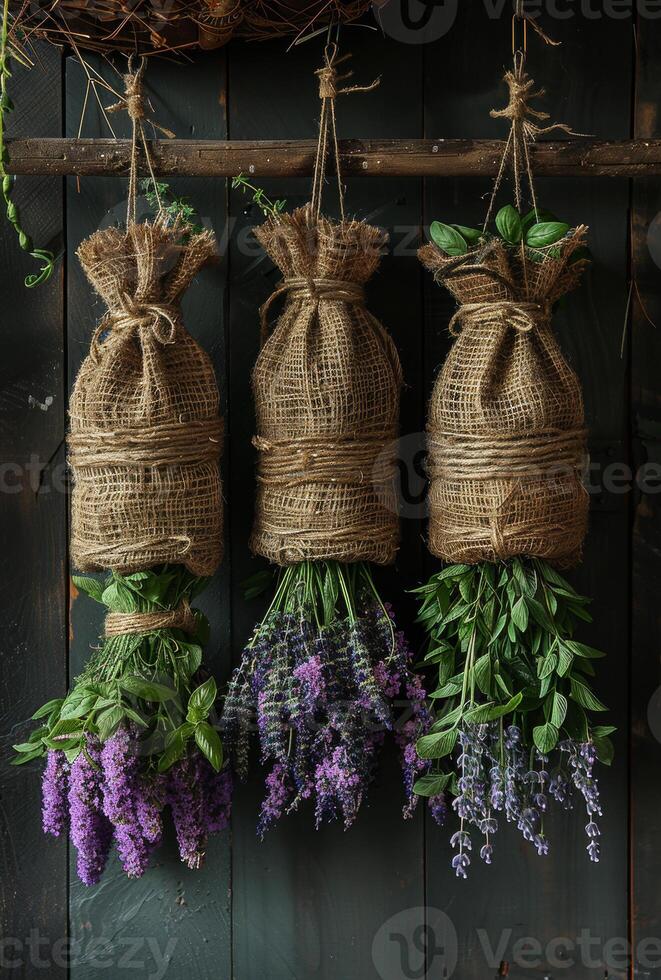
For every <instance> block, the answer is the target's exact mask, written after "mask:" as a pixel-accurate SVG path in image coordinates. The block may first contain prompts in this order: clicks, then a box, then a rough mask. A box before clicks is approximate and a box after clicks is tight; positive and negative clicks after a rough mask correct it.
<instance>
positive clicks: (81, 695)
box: [14, 566, 232, 885]
mask: <svg viewBox="0 0 661 980" xmlns="http://www.w3.org/2000/svg"><path fill="white" fill-rule="evenodd" d="M74 583H75V585H76V586H77V587H78V589H80V590H81V591H84V592H86V593H87V594H88V595H90V596H91V597H92V598H93V599H95V600H96V601H98V602H100V603H102V604H103V605H105V606H106V607H107V608H108V610H109V611H110V612H114V613H121V614H130V613H154V612H159V611H163V610H174V609H178V608H181V607H182V604H184V605H185V606H186V607H187V608H188V604H189V602H190V601H191V600H192V599H193V597H194V596H195V595H197V594H198V592H199V591H200V590H201V589H202V588H203V587H204V584H205V581H204V580H202V579H198V578H195V577H194V576H192V575H191V574H190V573H189V572H188V571H186V569H184V568H183V567H181V566H174V567H172V566H164V567H163V568H160V569H157V570H153V571H148V572H146V571H145V572H135V573H134V574H132V575H126V576H123V575H119V574H117V573H112V574H111V575H110V576H109V577H108V579H107V581H106V582H105V584H103V583H101V582H99V581H98V580H96V579H91V578H74ZM207 635H208V624H207V622H206V620H205V618H204V616H203V615H202V613H200V612H199V611H198V610H192V611H191V617H190V621H189V623H188V626H187V629H186V630H184V629H183V628H182V629H178V628H167V629H165V628H163V629H155V630H153V631H151V632H149V633H129V634H122V635H115V636H110V637H108V638H106V639H105V640H104V642H103V643H102V645H101V647H100V649H99V650H98V651H96V652H95V654H94V655H93V657H92V658H91V659H90V661H89V663H88V665H87V667H86V668H85V670H84V672H83V674H82V675H81V676H80V677H78V678H77V679H76V682H75V684H74V686H73V688H72V690H71V692H70V693H69V694H68V695H67V697H66V698H63V699H62V698H58V699H55V700H53V701H49V702H48V703H47V704H45V705H43V707H41V708H40V709H39V710H38V711H36V712H35V714H34V715H33V718H34V719H38V720H40V721H41V722H42V724H40V725H39V727H37V728H36V729H35V730H34V731H33V732H32V734H31V736H30V738H29V741H27V742H24V743H23V744H21V745H15V746H14V748H15V750H16V752H17V757H16V759H15V760H14V764H17V765H20V764H22V763H25V762H29V761H31V760H33V759H36V758H39V757H41V756H44V755H45V756H46V768H45V771H44V776H43V783H42V797H43V809H42V816H43V828H44V831H45V832H46V833H49V834H52V835H54V836H56V837H59V836H60V835H61V834H62V833H64V832H65V831H66V829H67V827H68V829H69V833H70V836H71V840H72V842H73V844H74V846H75V847H76V849H77V851H78V875H79V877H80V879H81V881H83V882H84V883H85V884H86V885H93V884H96V883H97V882H98V881H99V879H100V877H101V875H102V873H103V870H104V868H105V865H106V861H107V858H108V855H109V853H110V849H111V845H112V842H113V839H114V842H115V846H116V848H117V851H118V854H119V857H120V860H121V862H122V866H123V868H124V871H125V872H126V874H127V875H128V876H129V877H130V878H137V877H140V876H141V875H142V874H144V872H145V871H146V870H147V867H148V864H149V860H150V857H151V855H152V853H153V851H154V850H155V849H156V848H157V847H158V845H159V844H160V841H161V835H162V830H163V810H164V809H165V807H166V806H169V807H170V810H171V813H172V819H173V823H174V826H175V830H176V834H177V840H178V843H179V851H180V855H181V859H182V861H184V862H185V863H186V864H187V865H188V866H189V867H191V868H196V867H199V866H200V864H201V863H202V860H203V858H204V852H205V847H206V842H207V838H208V836H209V834H211V833H216V832H218V831H220V830H222V829H223V828H224V827H225V826H226V825H227V823H228V821H229V815H230V804H231V793H232V779H231V775H230V772H229V769H228V768H226V767H225V768H224V767H223V766H224V761H223V750H222V744H221V741H220V737H219V735H218V732H217V730H216V728H215V727H214V725H213V724H212V723H211V719H212V717H213V712H214V709H215V703H216V699H217V692H216V683H215V681H214V680H213V678H211V677H206V675H205V672H204V670H203V668H202V667H201V664H202V644H203V643H204V642H205V641H206V638H207ZM205 677H206V679H205Z"/></svg>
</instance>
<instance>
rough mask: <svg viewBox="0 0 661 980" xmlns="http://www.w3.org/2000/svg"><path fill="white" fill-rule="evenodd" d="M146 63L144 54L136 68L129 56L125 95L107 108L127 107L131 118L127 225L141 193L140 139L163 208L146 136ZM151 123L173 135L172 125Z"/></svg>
mask: <svg viewBox="0 0 661 980" xmlns="http://www.w3.org/2000/svg"><path fill="white" fill-rule="evenodd" d="M145 64H146V61H145V59H144V58H142V59H141V61H140V67H139V68H138V69H137V71H133V56H131V57H130V58H129V62H128V69H129V70H128V73H127V74H126V75H124V98H123V99H122V100H121V101H120V102H115V103H114V105H111V106H108V109H107V110H106V111H107V112H119V111H120V110H126V112H127V113H128V116H129V119H130V120H131V163H130V169H129V192H128V203H127V209H126V227H127V228H128V226H129V225H131V224H135V222H136V218H137V211H136V208H137V196H138V143H139V142H140V143H141V144H142V149H143V153H144V155H145V161H146V163H147V169H148V170H149V176H150V177H151V181H152V185H153V188H154V193H155V195H156V200H157V202H158V210H159V213H160V211H161V210H162V203H161V197H160V194H159V191H158V184H157V182H156V176H155V173H154V166H153V163H152V158H151V153H150V151H149V142H148V140H147V137H146V136H145V127H144V120H145V117H146V112H145V98H144V95H143V88H142V80H143V75H144V70H145ZM152 125H153V126H155V127H156V129H158V130H159V132H161V133H163V135H164V136H167V137H168V139H174V133H172V132H171V131H170V130H169V129H165V127H164V126H159V125H158V123H154V122H152Z"/></svg>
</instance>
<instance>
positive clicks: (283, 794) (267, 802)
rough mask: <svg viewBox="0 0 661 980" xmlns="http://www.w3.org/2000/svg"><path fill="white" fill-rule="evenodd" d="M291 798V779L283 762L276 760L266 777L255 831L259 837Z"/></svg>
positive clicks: (261, 836)
mask: <svg viewBox="0 0 661 980" xmlns="http://www.w3.org/2000/svg"><path fill="white" fill-rule="evenodd" d="M290 798H291V780H290V777H289V771H288V769H287V766H286V764H285V763H284V762H276V764H275V765H274V766H273V769H272V770H271V772H270V773H269V774H268V776H267V777H266V796H265V797H264V800H263V801H262V809H261V813H260V815H259V823H258V826H257V833H258V835H259V837H260V839H263V837H264V834H265V833H266V831H267V830H268V829H269V827H270V826H271V825H272V824H273V823H275V821H276V820H279V819H280V817H281V816H282V815H283V813H284V812H285V810H286V808H287V803H288V801H289V800H290Z"/></svg>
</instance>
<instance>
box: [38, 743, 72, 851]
mask: <svg viewBox="0 0 661 980" xmlns="http://www.w3.org/2000/svg"><path fill="white" fill-rule="evenodd" d="M68 788H69V766H68V764H67V760H66V756H65V754H64V752H60V751H59V750H57V749H49V750H48V756H47V759H46V767H45V769H44V775H43V779H42V783H41V799H42V808H41V816H42V826H43V828H44V833H45V834H52V835H53V837H59V836H60V834H61V833H62V832H63V831H64V830H65V828H66V825H67V820H68V816H69V811H68V807H67V793H68Z"/></svg>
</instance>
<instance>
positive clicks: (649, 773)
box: [630, 17, 661, 978]
mask: <svg viewBox="0 0 661 980" xmlns="http://www.w3.org/2000/svg"><path fill="white" fill-rule="evenodd" d="M637 49H638V64H637V79H636V96H635V128H634V132H635V133H636V134H637V135H640V136H641V137H647V136H648V135H650V136H658V135H659V134H660V133H661V119H660V118H659V85H660V84H661V58H660V56H661V44H660V38H659V32H658V29H657V30H655V29H654V26H653V25H652V24H651V23H648V22H647V20H645V19H643V18H642V17H641V18H640V19H639V21H638V25H637ZM660 214H661V188H659V187H657V186H655V185H654V183H653V182H652V181H649V180H637V181H635V182H634V194H633V208H632V222H631V225H632V266H631V274H632V278H633V286H632V302H631V334H630V351H631V438H632V446H633V456H634V460H635V463H636V468H637V472H638V474H639V475H640V476H641V478H642V479H643V480H644V482H643V483H641V484H639V486H638V488H637V492H636V494H635V509H634V514H633V539H632V562H633V564H632V582H631V596H632V635H631V642H632V651H631V736H630V739H631V741H630V752H631V755H630V760H631V837H630V846H631V872H632V880H631V888H632V892H631V911H632V922H631V940H632V945H633V970H634V972H635V975H636V976H640V977H643V978H645V977H650V976H653V974H654V971H655V969H658V963H659V959H658V946H655V944H654V939H655V937H658V936H660V935H661V901H660V900H659V868H658V862H659V858H658V855H659V845H658V835H659V819H658V813H659V773H660V772H661V687H660V685H661V654H660V650H661V606H660V604H659V582H660V580H661V558H660V556H661V497H660V496H659V492H658V487H659V481H658V479H655V478H654V474H655V473H657V474H658V473H659V472H660V470H659V464H661V442H660V436H661V385H660V384H659V377H660V371H659V368H660V365H661V335H660V334H659V324H661V295H660V293H659V276H660V273H659V269H660V267H661V219H660V217H659V215H660ZM646 474H647V475H646ZM645 475H646V476H645Z"/></svg>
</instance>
